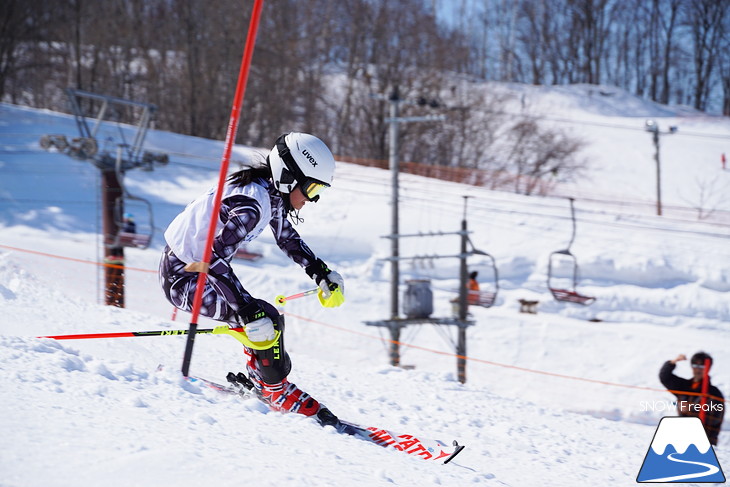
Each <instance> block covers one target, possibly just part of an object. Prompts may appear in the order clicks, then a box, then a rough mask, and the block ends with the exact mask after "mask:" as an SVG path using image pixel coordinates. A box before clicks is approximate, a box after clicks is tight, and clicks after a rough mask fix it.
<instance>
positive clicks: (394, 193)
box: [387, 85, 401, 346]
mask: <svg viewBox="0 0 730 487" xmlns="http://www.w3.org/2000/svg"><path fill="white" fill-rule="evenodd" d="M388 100H389V101H390V118H389V119H388V120H387V123H389V124H390V127H389V131H388V133H389V136H390V139H389V146H390V147H389V149H390V150H389V157H388V165H389V166H390V178H391V193H390V202H391V222H390V234H391V236H392V237H393V238H392V239H391V241H390V255H391V257H393V260H392V261H391V262H390V319H391V320H395V319H397V318H398V283H399V282H400V268H399V266H398V259H397V257H398V256H399V255H400V249H399V243H398V237H397V235H398V221H399V215H398V191H399V187H398V175H399V173H400V167H399V163H398V123H399V122H400V119H399V118H398V104H399V103H400V101H401V100H400V97H399V95H398V86H397V85H396V86H394V87H393V92H392V93H391V94H390V97H389V98H388ZM397 334H398V335H400V333H397ZM393 340H394V341H398V338H396V337H394V338H393ZM396 346H397V345H396Z"/></svg>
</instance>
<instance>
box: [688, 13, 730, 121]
mask: <svg viewBox="0 0 730 487" xmlns="http://www.w3.org/2000/svg"><path fill="white" fill-rule="evenodd" d="M728 8H730V5H729V4H728V2H727V1H718V0H692V1H691V2H687V4H686V10H685V13H686V16H687V20H686V22H687V24H688V25H689V28H690V30H691V33H692V41H693V46H692V48H693V59H694V71H695V73H694V74H695V79H694V94H693V103H694V107H695V108H697V109H698V110H704V109H705V108H706V107H707V98H708V96H709V92H710V83H711V78H712V75H713V72H714V69H715V62H716V61H715V60H716V54H717V49H718V47H719V45H720V42H721V39H722V26H723V25H724V21H725V17H726V15H727V11H728Z"/></svg>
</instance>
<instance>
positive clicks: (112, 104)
mask: <svg viewBox="0 0 730 487" xmlns="http://www.w3.org/2000/svg"><path fill="white" fill-rule="evenodd" d="M66 93H67V95H68V97H69V102H70V105H71V110H72V111H73V114H74V119H75V121H76V126H77V128H78V131H79V136H78V137H75V138H72V139H71V140H70V141H69V139H68V138H67V137H66V135H63V134H46V135H43V136H42V137H41V139H40V145H41V147H42V148H43V149H46V150H49V149H51V148H55V149H56V150H58V151H59V152H61V153H64V154H66V155H67V156H69V157H72V158H74V159H77V160H79V161H87V162H91V163H92V164H93V165H94V166H96V167H97V168H98V169H99V171H100V172H101V207H102V233H103V243H104V303H105V304H107V305H111V306H117V307H120V308H123V307H124V247H137V248H147V247H148V246H149V244H150V241H151V239H152V233H153V228H154V226H153V223H152V208H151V205H150V203H149V202H148V201H146V200H144V199H143V198H139V197H135V196H132V195H131V194H130V193H129V192H128V191H127V190H126V188H125V186H124V173H125V172H126V171H129V170H131V169H136V168H141V169H143V170H146V171H152V170H153V167H154V164H167V162H168V160H169V159H168V155H167V154H165V153H157V152H149V151H144V150H143V144H144V139H145V137H146V135H147V130H148V128H149V124H150V121H151V120H152V117H153V115H154V113H155V111H156V110H157V107H155V106H154V105H152V104H149V103H141V102H136V101H131V100H126V99H123V98H117V97H113V96H107V95H99V94H96V93H90V92H88V91H83V90H76V89H73V88H69V89H67V90H66ZM94 110H95V115H87V111H88V112H91V111H94ZM125 115H126V117H125ZM123 119H137V124H136V131H135V133H134V137H133V139H132V140H131V141H130V142H128V141H127V140H126V137H125V133H124V130H123V129H122V127H121V123H122V120H123ZM111 123H115V124H116V126H117V131H116V132H115V135H114V136H112V135H111V134H109V133H108V132H107V131H106V130H105V131H104V133H103V134H102V129H103V128H104V129H106V128H107V127H106V126H108V125H109V124H111ZM102 136H104V137H105V138H104V139H103V143H100V140H101V137H102ZM132 201H134V202H135V204H139V205H142V208H143V211H144V212H145V213H147V215H146V218H147V224H146V225H144V227H145V228H140V227H142V224H141V223H142V222H138V223H137V225H138V226H137V230H136V231H135V232H134V233H131V232H124V231H122V230H123V228H122V219H123V214H124V211H125V202H127V203H129V202H132Z"/></svg>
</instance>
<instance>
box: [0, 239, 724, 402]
mask: <svg viewBox="0 0 730 487" xmlns="http://www.w3.org/2000/svg"><path fill="white" fill-rule="evenodd" d="M0 248H4V249H10V250H16V251H18V252H27V253H29V254H35V255H42V256H44V257H53V258H56V259H63V260H68V261H72V262H81V263H82V264H95V265H99V266H105V267H112V268H118V269H121V268H123V269H128V270H135V271H140V272H153V273H157V271H153V270H149V269H139V268H134V267H125V266H120V265H115V264H104V263H99V262H91V261H88V260H82V259H76V258H73V257H64V256H61V255H54V254H49V253H46V252H39V251H37V250H27V249H21V248H17V247H11V246H9V245H2V244H0ZM287 314H288V315H290V316H293V317H294V318H298V319H300V320H303V321H308V322H310V323H316V324H318V325H322V326H326V327H328V328H333V329H335V330H340V331H344V332H347V333H351V334H353V335H360V336H364V337H367V338H372V339H374V340H380V341H383V342H388V343H396V344H398V345H401V346H404V347H409V348H413V349H417V350H423V351H424V352H429V353H435V354H437V355H446V356H449V357H455V358H461V359H464V360H469V361H471V362H477V363H482V364H486V365H493V366H495V367H502V368H505V369H512V370H519V371H521V372H528V373H531V374H539V375H547V376H551V377H558V378H561V379H568V380H577V381H582V382H589V383H592V384H601V385H606V386H613V387H623V388H626V389H638V390H644V391H654V392H665V391H667V392H671V393H672V394H682V395H687V396H702V395H703V394H702V393H699V392H685V391H673V390H668V389H658V388H655V387H647V386H635V385H629V384H619V383H617V382H609V381H603V380H598V379H588V378H585V377H576V376H572V375H565V374H558V373H555V372H546V371H544V370H537V369H529V368H526V367H520V366H518V365H509V364H503V363H499V362H492V361H490V360H484V359H480V358H476V357H469V356H466V355H457V354H455V353H451V352H444V351H441V350H434V349H432V348H427V347H422V346H419V345H412V344H409V343H404V342H399V341H395V340H389V339H387V338H383V337H377V336H374V335H370V334H368V333H363V332H359V331H355V330H348V329H347V328H342V327H340V326H336V325H331V324H329V323H325V322H323V321H318V320H314V319H311V318H306V317H304V316H300V315H297V314H293V313H288V312H287ZM707 397H709V398H710V399H714V400H717V401H721V402H724V399H723V398H720V397H716V396H712V395H710V394H707Z"/></svg>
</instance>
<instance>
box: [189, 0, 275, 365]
mask: <svg viewBox="0 0 730 487" xmlns="http://www.w3.org/2000/svg"><path fill="white" fill-rule="evenodd" d="M263 6H264V1H263V0H256V1H255V3H254V6H253V13H252V14H251V22H250V23H249V27H248V35H247V36H246V46H245V48H244V51H243V59H242V60H241V69H240V71H239V73H238V83H237V85H236V94H235V96H234V97H233V107H232V108H231V118H230V120H229V121H228V131H227V133H226V143H225V148H224V150H223V158H222V160H221V170H220V174H219V177H218V189H217V190H216V193H215V201H214V203H213V212H212V213H211V215H210V226H209V228H208V238H207V241H206V245H205V252H204V254H203V261H202V262H200V263H198V264H200V267H199V269H198V272H199V274H198V282H197V286H198V287H197V289H196V290H195V296H194V297H193V309H192V314H193V316H192V318H191V321H190V329H189V330H188V339H187V341H186V343H185V354H184V355H183V363H182V374H183V375H184V376H185V377H187V376H188V372H189V371H190V359H191V357H192V355H193V345H194V344H195V334H196V333H197V328H198V317H199V315H200V305H201V303H202V301H203V291H204V290H205V281H206V279H207V277H208V267H209V266H210V256H211V254H212V253H213V238H214V237H215V228H216V221H217V218H218V210H219V209H220V204H221V197H222V195H223V186H224V185H225V183H226V175H227V174H228V164H229V162H230V160H231V151H232V150H233V144H234V141H235V140H236V132H237V131H238V122H239V119H240V118H241V105H242V104H243V96H244V94H245V92H246V83H247V82H248V73H249V70H250V68H251V59H252V58H253V48H254V44H255V43H256V31H257V30H258V27H259V21H260V19H261V9H262V8H263Z"/></svg>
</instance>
